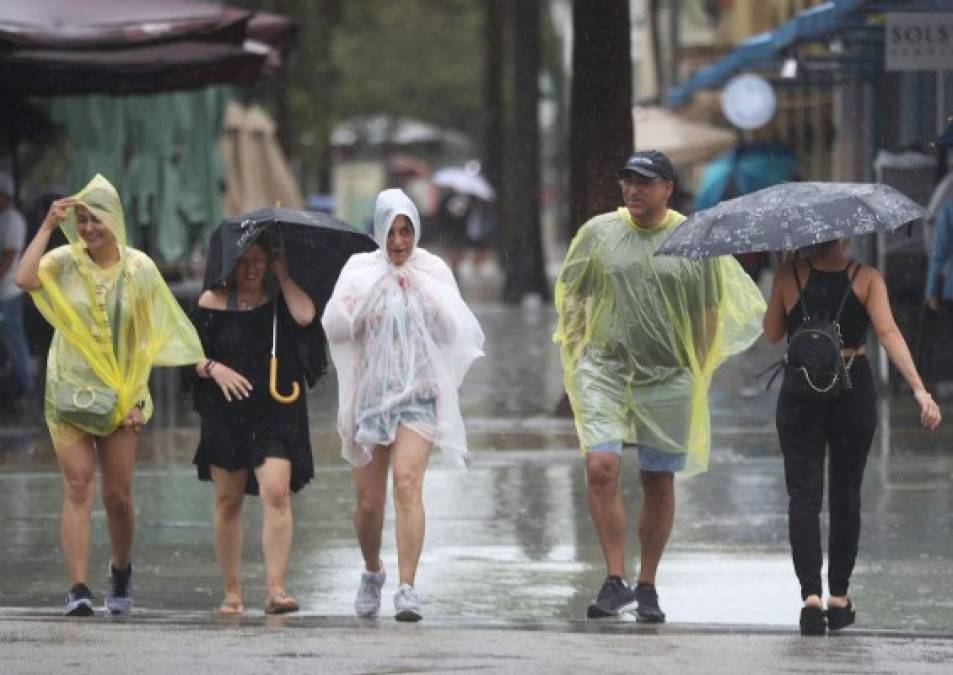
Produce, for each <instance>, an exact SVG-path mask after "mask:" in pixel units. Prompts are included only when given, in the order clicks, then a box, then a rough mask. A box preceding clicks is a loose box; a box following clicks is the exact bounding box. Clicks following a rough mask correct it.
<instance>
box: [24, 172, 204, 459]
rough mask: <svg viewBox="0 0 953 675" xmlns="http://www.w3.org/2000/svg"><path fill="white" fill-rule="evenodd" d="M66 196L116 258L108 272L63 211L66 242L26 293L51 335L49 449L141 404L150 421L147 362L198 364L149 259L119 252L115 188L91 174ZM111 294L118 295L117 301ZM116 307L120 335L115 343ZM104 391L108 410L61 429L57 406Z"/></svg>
mask: <svg viewBox="0 0 953 675" xmlns="http://www.w3.org/2000/svg"><path fill="white" fill-rule="evenodd" d="M73 198H74V199H76V200H78V201H79V202H80V203H81V204H82V205H83V206H85V207H86V208H87V209H88V210H89V211H90V213H92V214H93V215H94V216H96V218H97V219H99V220H100V221H101V222H102V223H104V224H105V225H106V226H108V228H109V230H110V231H111V232H112V234H113V236H114V237H115V239H116V244H117V246H118V248H119V256H120V257H119V261H118V262H116V263H115V264H114V265H112V266H110V267H109V268H107V269H103V268H101V267H99V266H98V265H97V264H96V263H94V262H93V260H92V259H91V258H90V256H89V254H88V253H87V250H86V244H85V243H84V242H83V240H82V239H81V238H80V236H79V234H78V233H77V230H76V214H75V209H70V211H69V214H68V216H67V219H66V220H65V221H64V222H63V223H62V225H61V227H62V229H63V232H64V233H65V234H66V239H67V241H68V242H69V243H68V244H65V245H63V246H60V247H59V248H56V249H54V250H52V251H50V252H48V253H46V254H45V255H44V256H43V258H42V259H41V260H40V267H39V278H40V283H41V284H42V287H41V288H40V289H39V290H37V291H34V292H33V293H31V295H32V296H33V301H34V303H35V304H36V307H37V309H38V310H39V311H40V313H41V314H42V315H43V317H44V318H45V319H46V320H47V321H49V322H50V324H51V325H52V326H53V328H54V329H55V332H54V334H53V342H52V343H51V344H50V352H49V356H48V358H47V374H46V394H45V406H44V407H45V413H46V420H47V424H48V425H49V428H50V434H51V436H52V437H53V445H54V447H56V448H61V447H64V446H65V445H68V444H70V443H72V442H75V441H76V440H78V437H77V432H76V427H77V426H78V427H80V430H81V431H84V432H87V433H91V434H94V435H97V436H104V435H107V434H109V433H111V432H112V431H114V430H115V429H116V428H117V427H118V426H119V425H120V424H122V422H123V420H124V419H125V417H126V415H127V414H128V413H129V412H130V411H131V410H132V408H133V406H135V405H136V404H137V403H139V402H142V404H143V409H142V412H143V415H144V417H145V419H146V420H148V419H149V418H150V417H151V414H152V399H151V397H150V396H149V390H148V386H147V385H148V379H149V371H150V370H151V368H152V366H153V365H159V366H177V365H185V364H190V363H197V362H199V361H201V360H202V359H203V358H204V355H203V353H202V345H201V343H200V342H199V338H198V335H196V332H195V328H194V327H193V326H192V323H191V322H190V321H189V319H188V318H187V317H186V315H185V313H184V312H183V311H182V309H181V307H180V306H179V304H178V302H177V301H176V300H175V298H174V297H173V296H172V293H171V292H170V291H169V289H168V287H167V286H166V285H165V282H164V281H163V279H162V276H161V275H160V274H159V271H158V269H156V266H155V263H153V262H152V260H151V259H150V258H149V257H148V256H147V255H145V254H144V253H142V252H141V251H137V250H136V249H133V248H128V247H127V246H126V228H125V221H124V219H123V211H122V204H121V203H120V201H119V195H118V194H117V193H116V189H115V188H114V187H113V186H112V185H111V184H110V183H109V181H107V180H106V179H105V178H103V177H102V176H100V175H98V174H97V175H96V177H94V178H93V179H92V180H91V181H90V182H89V184H88V185H87V186H86V187H85V188H83V189H82V190H81V191H80V192H78V193H77V194H75V195H73ZM120 277H121V281H120ZM118 289H121V298H120V301H119V303H118V304H117V302H116V294H117V290H118ZM117 307H118V311H119V320H118V336H117V339H115V340H114V339H113V326H115V325H116V310H117ZM114 346H115V348H116V349H117V350H118V353H117V352H114ZM103 390H109V391H111V392H112V394H113V396H114V398H115V402H114V404H113V405H112V406H111V410H107V411H106V412H104V413H102V414H94V415H85V416H84V419H87V418H88V422H87V423H84V424H81V425H78V424H76V423H75V422H74V423H73V424H65V423H64V420H63V419H62V415H61V414H59V413H58V406H60V405H61V404H62V402H63V401H64V400H69V399H71V398H75V400H77V401H80V402H81V403H82V404H83V405H86V404H87V403H90V402H92V401H93V399H94V397H95V396H96V395H98V392H100V391H103ZM77 392H79V393H77ZM106 400H111V398H107V399H106Z"/></svg>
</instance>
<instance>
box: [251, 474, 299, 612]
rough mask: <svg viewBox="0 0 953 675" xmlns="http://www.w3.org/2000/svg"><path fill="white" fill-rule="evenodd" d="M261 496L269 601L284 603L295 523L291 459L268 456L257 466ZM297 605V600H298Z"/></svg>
mask: <svg viewBox="0 0 953 675" xmlns="http://www.w3.org/2000/svg"><path fill="white" fill-rule="evenodd" d="M255 476H256V477H257V478H258V487H259V495H260V498H261V511H262V517H261V520H262V531H261V541H262V548H263V550H264V554H265V586H266V588H267V589H268V598H269V601H275V600H276V599H277V602H278V603H279V604H282V605H289V606H290V605H291V602H294V601H293V600H292V601H291V602H282V601H281V596H285V595H286V594H285V572H286V571H287V569H288V559H289V558H290V556H291V540H292V536H293V534H294V526H293V522H292V515H291V462H289V461H288V460H287V459H281V458H279V457H266V458H265V461H264V463H263V464H262V465H261V466H259V467H257V468H256V469H255ZM294 606H295V608H297V603H295V605H294Z"/></svg>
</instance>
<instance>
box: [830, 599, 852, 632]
mask: <svg viewBox="0 0 953 675" xmlns="http://www.w3.org/2000/svg"><path fill="white" fill-rule="evenodd" d="M856 618H857V611H856V610H855V609H854V603H852V602H851V601H850V598H848V599H847V606H846V607H828V608H827V628H828V630H840V629H841V628H847V627H848V626H849V625H851V624H852V623H854V619H856Z"/></svg>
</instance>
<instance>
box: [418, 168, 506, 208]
mask: <svg viewBox="0 0 953 675" xmlns="http://www.w3.org/2000/svg"><path fill="white" fill-rule="evenodd" d="M431 182H432V183H433V184H434V185H436V186H437V187H445V188H450V189H451V190H453V191H454V192H459V193H460V194H464V195H472V196H473V197H476V198H477V199H482V200H484V201H487V202H491V201H493V200H494V199H496V192H494V191H493V187H492V186H491V185H490V184H489V183H488V182H487V180H486V178H484V177H483V176H481V175H480V174H478V173H473V172H472V171H468V170H466V169H464V168H462V167H457V166H450V167H447V168H445V169H440V170H439V171H437V172H436V173H435V174H434V175H433V178H431Z"/></svg>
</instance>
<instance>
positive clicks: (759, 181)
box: [695, 143, 798, 211]
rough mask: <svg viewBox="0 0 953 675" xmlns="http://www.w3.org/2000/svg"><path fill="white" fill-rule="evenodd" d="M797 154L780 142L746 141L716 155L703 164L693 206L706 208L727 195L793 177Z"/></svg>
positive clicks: (755, 189) (795, 170)
mask: <svg viewBox="0 0 953 675" xmlns="http://www.w3.org/2000/svg"><path fill="white" fill-rule="evenodd" d="M797 170H798V158H797V156H796V155H795V154H794V152H792V151H791V149H790V148H789V147H788V146H786V145H784V144H783V143H757V144H754V145H745V146H742V147H739V148H736V149H734V150H731V151H729V152H726V153H724V154H723V155H719V156H718V157H716V158H715V159H713V160H712V161H711V162H709V163H708V165H707V166H706V167H705V172H704V173H703V174H702V179H701V183H700V184H699V186H698V191H697V196H696V198H695V209H696V210H699V211H700V210H701V209H707V208H710V207H712V206H714V205H715V204H717V203H718V202H720V201H721V200H722V199H725V198H726V197H738V196H740V195H746V194H748V193H749V192H756V191H758V190H763V189H764V188H766V187H771V186H772V185H777V184H778V183H783V182H785V181H789V180H791V179H792V178H794V175H795V174H796V173H797Z"/></svg>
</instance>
